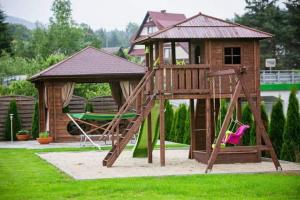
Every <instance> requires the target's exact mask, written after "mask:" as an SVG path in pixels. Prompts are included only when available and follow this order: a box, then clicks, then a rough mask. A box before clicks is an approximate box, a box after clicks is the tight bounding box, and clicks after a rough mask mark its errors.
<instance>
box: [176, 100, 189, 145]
mask: <svg viewBox="0 0 300 200" xmlns="http://www.w3.org/2000/svg"><path fill="white" fill-rule="evenodd" d="M176 112H177V118H176V119H175V125H174V139H175V142H178V143H183V137H184V132H185V121H186V115H187V108H186V105H185V104H180V105H179V108H178V109H177V111H176Z"/></svg>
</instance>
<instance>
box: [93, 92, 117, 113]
mask: <svg viewBox="0 0 300 200" xmlns="http://www.w3.org/2000/svg"><path fill="white" fill-rule="evenodd" d="M90 102H91V103H92V105H93V108H94V112H95V113H116V112H117V111H118V105H117V104H116V102H115V100H114V99H113V98H112V97H111V96H103V97H96V98H94V99H91V100H90Z"/></svg>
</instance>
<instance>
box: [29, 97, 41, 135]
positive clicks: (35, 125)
mask: <svg viewBox="0 0 300 200" xmlns="http://www.w3.org/2000/svg"><path fill="white" fill-rule="evenodd" d="M39 122H40V121H39V103H38V102H37V101H36V102H35V105H34V113H33V117H32V125H31V134H32V137H33V138H34V139H36V138H38V137H39V132H40V125H39V124H40V123H39Z"/></svg>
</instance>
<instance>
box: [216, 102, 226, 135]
mask: <svg viewBox="0 0 300 200" xmlns="http://www.w3.org/2000/svg"><path fill="white" fill-rule="evenodd" d="M227 109H228V105H227V102H226V100H221V106H220V111H219V116H218V118H217V119H216V120H217V121H216V136H215V137H216V138H217V137H218V135H219V133H220V130H221V126H222V124H223V121H224V119H225V116H226V113H227ZM220 118H221V120H220ZM220 123H221V124H220Z"/></svg>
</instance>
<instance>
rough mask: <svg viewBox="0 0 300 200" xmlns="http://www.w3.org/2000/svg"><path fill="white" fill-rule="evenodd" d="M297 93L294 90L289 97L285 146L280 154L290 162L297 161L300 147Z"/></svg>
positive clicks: (284, 135) (284, 137) (284, 138)
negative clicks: (296, 153) (296, 157)
mask: <svg viewBox="0 0 300 200" xmlns="http://www.w3.org/2000/svg"><path fill="white" fill-rule="evenodd" d="M296 93H297V90H296V89H293V90H292V91H291V94H290V97H289V105H288V111H287V118H286V125H285V128H284V134H283V146H282V151H281V154H280V157H281V159H283V160H288V161H295V152H296V151H299V145H300V142H299V141H300V123H299V121H300V119H299V118H300V117H299V102H298V99H297V97H296Z"/></svg>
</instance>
